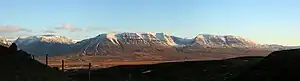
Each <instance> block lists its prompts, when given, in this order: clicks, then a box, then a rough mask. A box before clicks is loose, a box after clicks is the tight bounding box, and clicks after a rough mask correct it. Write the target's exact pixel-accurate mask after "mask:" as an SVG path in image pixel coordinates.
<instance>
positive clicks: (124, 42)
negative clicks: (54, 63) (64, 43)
mask: <svg viewBox="0 0 300 81" xmlns="http://www.w3.org/2000/svg"><path fill="white" fill-rule="evenodd" d="M175 45H176V43H175V42H174V41H173V39H172V38H171V36H169V35H167V34H164V33H150V32H147V33H129V32H125V33H109V34H100V35H98V36H96V37H94V38H90V39H86V40H83V41H81V42H78V43H76V44H75V45H74V46H73V48H75V49H76V50H81V51H80V53H82V54H100V55H101V54H107V53H108V52H113V53H121V52H130V51H137V50H139V51H150V50H151V51H153V50H157V48H156V47H170V46H175Z"/></svg>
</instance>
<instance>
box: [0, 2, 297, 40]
mask: <svg viewBox="0 0 300 81" xmlns="http://www.w3.org/2000/svg"><path fill="white" fill-rule="evenodd" d="M299 4H300V1H298V0H1V3H0V36H6V37H8V38H16V37H18V36H31V35H45V34H53V35H62V36H67V37H69V38H71V39H75V40H81V39H85V38H90V37H94V36H97V35H98V34H101V33H111V32H165V33H167V34H169V35H175V36H179V37H183V38H185V37H187V38H193V37H195V36H196V35H197V34H216V35H237V36H242V37H245V38H248V39H250V40H253V41H255V42H257V43H260V44H281V45H300V41H299V40H300V38H299V36H300V32H299V30H300V23H299V22H300V15H299V14H300V5H299Z"/></svg>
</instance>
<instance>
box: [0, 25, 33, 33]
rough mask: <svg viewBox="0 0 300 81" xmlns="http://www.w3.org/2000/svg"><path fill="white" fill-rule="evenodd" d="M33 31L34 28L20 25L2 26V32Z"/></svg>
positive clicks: (0, 28) (0, 27)
mask: <svg viewBox="0 0 300 81" xmlns="http://www.w3.org/2000/svg"><path fill="white" fill-rule="evenodd" d="M21 31H24V32H31V31H32V30H30V29H26V28H22V27H19V26H0V32H21Z"/></svg>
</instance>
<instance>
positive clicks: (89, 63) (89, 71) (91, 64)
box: [89, 63, 92, 81]
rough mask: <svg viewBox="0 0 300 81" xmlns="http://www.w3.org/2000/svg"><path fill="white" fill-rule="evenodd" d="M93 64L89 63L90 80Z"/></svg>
mask: <svg viewBox="0 0 300 81" xmlns="http://www.w3.org/2000/svg"><path fill="white" fill-rule="evenodd" d="M91 66H92V64H91V63H89V81H91Z"/></svg>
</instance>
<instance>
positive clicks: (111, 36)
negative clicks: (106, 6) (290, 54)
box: [0, 32, 284, 55]
mask: <svg viewBox="0 0 300 81" xmlns="http://www.w3.org/2000/svg"><path fill="white" fill-rule="evenodd" d="M0 42H1V40H0ZM2 42H3V40H2ZM4 43H7V41H4ZM14 43H16V44H17V45H18V47H19V49H22V50H24V51H27V52H29V53H31V54H35V55H45V54H49V55H60V54H80V55H109V54H132V53H140V52H142V53H149V54H153V53H157V52H164V51H169V52H168V53H171V52H172V53H174V52H176V50H177V52H178V50H180V49H202V50H205V48H206V47H212V48H259V49H266V48H267V49H276V50H278V49H282V48H284V46H280V45H259V44H256V43H254V42H252V41H250V40H248V39H245V38H243V37H239V36H232V35H209V34H199V35H197V36H196V37H195V38H191V39H189V38H180V37H176V36H170V35H168V34H165V33H151V32H145V33H135V32H124V33H104V34H99V35H98V36H96V37H93V38H89V39H85V40H81V41H78V40H71V39H69V38H67V37H64V36H56V35H41V36H28V37H19V38H18V39H17V40H15V41H14ZM189 47H191V48H189ZM203 47H204V48H203ZM170 51H171V52H170Z"/></svg>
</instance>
